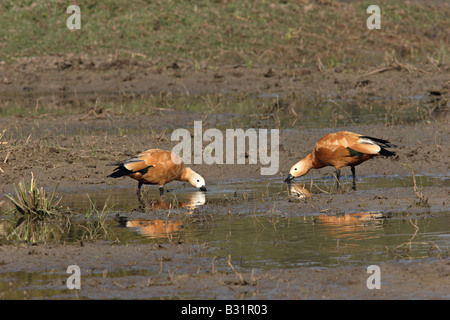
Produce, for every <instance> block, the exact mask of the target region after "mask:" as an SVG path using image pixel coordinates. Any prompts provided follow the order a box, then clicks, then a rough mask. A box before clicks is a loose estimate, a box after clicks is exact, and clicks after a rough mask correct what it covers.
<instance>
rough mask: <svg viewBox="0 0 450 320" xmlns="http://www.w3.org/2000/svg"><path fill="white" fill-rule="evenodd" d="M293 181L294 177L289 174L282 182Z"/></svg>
mask: <svg viewBox="0 0 450 320" xmlns="http://www.w3.org/2000/svg"><path fill="white" fill-rule="evenodd" d="M293 179H294V176H293V175H292V174H290V173H289V175H288V176H287V178H286V179H284V182H291V181H292V180H293Z"/></svg>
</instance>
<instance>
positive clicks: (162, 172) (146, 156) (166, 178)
mask: <svg viewBox="0 0 450 320" xmlns="http://www.w3.org/2000/svg"><path fill="white" fill-rule="evenodd" d="M111 165H115V166H117V168H116V169H114V172H113V173H112V174H110V175H109V176H108V177H112V178H119V177H123V176H129V177H131V178H133V179H135V180H137V181H138V182H139V183H138V190H137V194H138V197H139V199H140V194H141V187H142V185H143V184H152V185H158V186H159V193H160V195H161V196H162V195H163V194H164V185H165V184H166V183H169V182H171V181H174V180H178V181H188V182H189V183H190V184H191V185H193V186H194V187H196V188H198V189H200V190H202V191H206V186H205V179H203V177H202V176H201V175H199V174H198V173H196V172H195V171H194V170H192V169H191V168H189V167H185V166H184V163H183V161H182V160H181V158H180V157H179V156H178V155H177V154H175V153H173V152H171V151H166V150H161V149H149V150H147V151H144V152H142V153H140V154H138V155H137V156H135V157H133V158H130V159H128V160H125V161H123V162H118V163H112V164H111Z"/></svg>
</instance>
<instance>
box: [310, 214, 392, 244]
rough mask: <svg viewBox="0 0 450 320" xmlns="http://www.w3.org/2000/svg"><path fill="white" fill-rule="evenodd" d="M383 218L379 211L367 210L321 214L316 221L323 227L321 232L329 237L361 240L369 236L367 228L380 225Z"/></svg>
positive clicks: (371, 228)
mask: <svg viewBox="0 0 450 320" xmlns="http://www.w3.org/2000/svg"><path fill="white" fill-rule="evenodd" d="M383 218H385V215H383V214H382V213H380V212H377V211H367V212H358V213H347V214H343V215H334V216H329V215H326V214H321V215H319V216H318V217H317V222H318V223H320V224H321V225H322V226H324V227H325V228H323V233H324V234H325V235H326V236H328V237H330V238H335V239H344V238H345V239H353V240H362V239H368V238H369V237H371V235H369V233H368V232H367V231H368V230H369V229H370V230H373V229H377V228H380V227H382V225H383ZM378 236H379V234H377V237H378Z"/></svg>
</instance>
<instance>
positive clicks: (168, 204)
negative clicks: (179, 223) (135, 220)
mask: <svg viewBox="0 0 450 320" xmlns="http://www.w3.org/2000/svg"><path fill="white" fill-rule="evenodd" d="M205 202H206V195H205V193H204V192H201V191H198V192H190V193H187V194H183V195H177V196H175V195H174V196H172V197H171V198H170V199H169V198H166V197H165V196H164V197H161V198H157V199H149V198H144V199H143V200H142V201H141V202H140V204H141V209H145V210H146V211H151V210H168V209H176V208H186V209H189V211H188V212H187V213H189V214H190V213H193V211H194V209H196V208H197V207H199V206H202V205H204V204H205Z"/></svg>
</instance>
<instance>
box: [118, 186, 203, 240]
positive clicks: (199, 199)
mask: <svg viewBox="0 0 450 320" xmlns="http://www.w3.org/2000/svg"><path fill="white" fill-rule="evenodd" d="M205 202H206V197H205V193H204V192H191V193H189V194H186V195H182V196H180V199H176V198H173V199H171V200H169V199H165V198H159V199H155V200H152V201H148V202H147V203H145V209H146V210H168V209H175V208H186V209H188V210H187V211H186V212H185V213H187V214H192V213H193V212H194V210H195V209H196V208H198V207H199V206H202V205H204V204H205ZM183 225H184V222H183V219H178V220H166V219H133V220H128V221H126V227H128V228H133V229H135V230H136V231H137V232H139V233H140V234H142V235H144V236H146V237H149V238H172V237H173V236H174V235H176V234H177V233H179V232H180V231H181V230H182V229H183Z"/></svg>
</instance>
